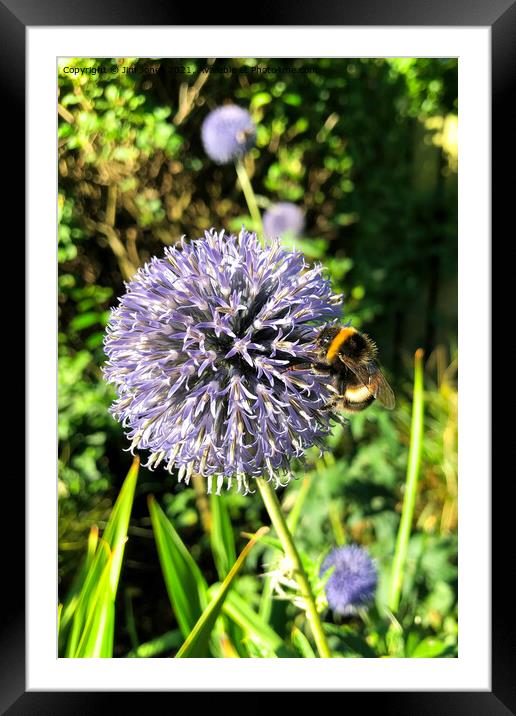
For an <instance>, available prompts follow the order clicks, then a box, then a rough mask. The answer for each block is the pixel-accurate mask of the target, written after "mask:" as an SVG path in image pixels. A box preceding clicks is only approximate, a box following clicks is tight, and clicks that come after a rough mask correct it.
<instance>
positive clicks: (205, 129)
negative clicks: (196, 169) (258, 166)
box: [201, 104, 256, 164]
mask: <svg viewBox="0 0 516 716" xmlns="http://www.w3.org/2000/svg"><path fill="white" fill-rule="evenodd" d="M201 136H202V142H203V144H204V149H205V151H206V154H207V155H208V156H209V157H210V159H213V161H214V162H216V163H217V164H229V163H230V162H232V161H234V160H236V159H239V158H241V157H243V156H244V154H247V152H248V151H249V150H250V149H251V148H252V147H253V146H254V143H255V140H256V127H255V125H254V123H253V120H252V119H251V115H250V114H249V112H247V111H246V110H245V109H242V107H237V106H236V105H235V104H228V105H224V106H223V107H217V109H214V110H213V111H212V112H210V113H209V115H208V116H207V117H206V119H205V120H204V122H203V125H202V128H201Z"/></svg>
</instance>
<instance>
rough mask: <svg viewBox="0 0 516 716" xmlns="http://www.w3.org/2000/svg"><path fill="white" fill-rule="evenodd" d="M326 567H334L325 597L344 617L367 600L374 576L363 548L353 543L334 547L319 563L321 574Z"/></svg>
mask: <svg viewBox="0 0 516 716" xmlns="http://www.w3.org/2000/svg"><path fill="white" fill-rule="evenodd" d="M330 567H334V568H335V569H334V570H333V572H332V574H331V575H330V577H329V579H328V581H327V582H326V598H327V599H328V604H329V606H330V607H331V608H332V609H333V611H334V612H336V613H337V614H341V615H343V616H346V615H349V614H353V613H354V612H355V611H356V610H357V608H359V607H365V606H367V605H368V604H369V603H370V602H371V600H372V599H373V597H374V593H375V591H376V584H377V581H378V577H377V573H376V567H375V565H374V562H373V560H372V559H371V557H370V556H369V553H368V552H367V550H366V549H364V548H363V547H359V546H358V545H356V544H352V545H347V546H345V547H335V548H334V549H333V550H332V551H331V552H330V554H329V555H328V556H327V557H326V559H325V560H324V562H323V564H322V567H321V576H322V575H323V574H324V573H325V572H326V571H327V570H328V569H330Z"/></svg>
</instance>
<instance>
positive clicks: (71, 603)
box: [61, 458, 140, 658]
mask: <svg viewBox="0 0 516 716" xmlns="http://www.w3.org/2000/svg"><path fill="white" fill-rule="evenodd" d="M139 465H140V461H139V459H138V458H135V459H134V460H133V464H132V466H131V468H130V470H129V472H128V474H127V477H126V479H125V481H124V484H123V485H122V489H121V490H120V494H119V496H118V498H117V501H116V503H115V505H114V507H113V509H112V511H111V515H110V517H109V520H108V523H107V525H106V529H105V530H104V534H103V535H102V538H101V540H100V542H99V543H97V533H96V531H95V530H94V529H93V530H92V531H91V532H90V538H89V541H88V553H87V556H86V561H85V566H84V568H83V572H82V573H81V576H80V578H79V580H78V582H77V585H76V587H77V589H78V590H79V585H80V591H78V596H77V592H75V593H73V592H72V597H71V598H69V599H68V600H67V602H66V612H65V610H63V618H62V620H61V629H63V622H64V623H66V622H65V620H70V619H72V624H71V629H70V634H69V637H68V639H67V643H66V647H65V656H68V657H83V658H84V657H111V656H112V655H113V654H112V652H113V636H114V627H115V620H114V605H115V599H116V593H117V589H118V582H119V579H120V570H121V567H122V559H123V555H124V549H125V542H126V540H127V528H128V526H129V518H130V516H131V510H132V506H133V500H134V491H135V488H136V481H137V478H138V470H139Z"/></svg>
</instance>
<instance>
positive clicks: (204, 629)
mask: <svg viewBox="0 0 516 716" xmlns="http://www.w3.org/2000/svg"><path fill="white" fill-rule="evenodd" d="M266 531H268V528H267V527H262V528H260V529H259V530H258V532H257V533H256V536H254V537H253V538H252V539H251V540H250V541H249V542H248V543H247V544H246V546H245V547H244V549H243V550H242V552H241V553H240V556H239V557H238V559H237V561H236V562H235V564H234V565H233V566H232V567H231V569H230V571H229V574H228V575H227V577H226V578H225V580H224V581H223V582H222V584H221V586H220V589H219V591H218V592H217V596H216V597H215V598H214V599H212V601H211V602H210V603H209V604H208V606H207V607H206V609H205V610H204V612H203V613H202V615H201V617H200V619H199V621H198V622H197V623H196V625H195V626H194V628H193V629H192V631H191V632H190V634H189V635H188V636H187V638H186V640H185V642H184V644H183V646H182V647H181V648H180V649H179V651H178V652H177V654H176V658H178V659H185V658H201V657H204V656H206V653H207V650H208V641H209V638H210V634H211V632H212V630H213V627H214V626H215V622H216V620H217V617H218V616H219V614H220V612H221V610H222V607H223V605H224V600H225V599H226V596H227V595H228V592H229V590H230V589H231V587H232V585H233V580H234V579H235V577H236V575H237V574H238V572H239V570H240V569H241V567H242V565H243V564H244V561H245V558H246V557H247V555H248V554H249V552H250V550H251V549H252V548H253V546H254V545H255V543H256V540H257V539H258V537H259V536H260V535H262V534H264V533H265V532H266Z"/></svg>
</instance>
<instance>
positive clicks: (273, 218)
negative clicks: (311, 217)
mask: <svg viewBox="0 0 516 716" xmlns="http://www.w3.org/2000/svg"><path fill="white" fill-rule="evenodd" d="M304 226H305V216H304V213H303V210H302V209H300V208H299V206H296V204H292V202H290V201H280V202H278V203H277V204H274V205H273V206H271V208H270V209H267V211H266V212H265V214H264V215H263V233H264V234H265V236H268V237H269V238H271V239H275V238H277V237H278V236H284V235H285V234H290V235H291V236H299V234H300V233H301V232H302V231H303V229H304Z"/></svg>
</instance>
